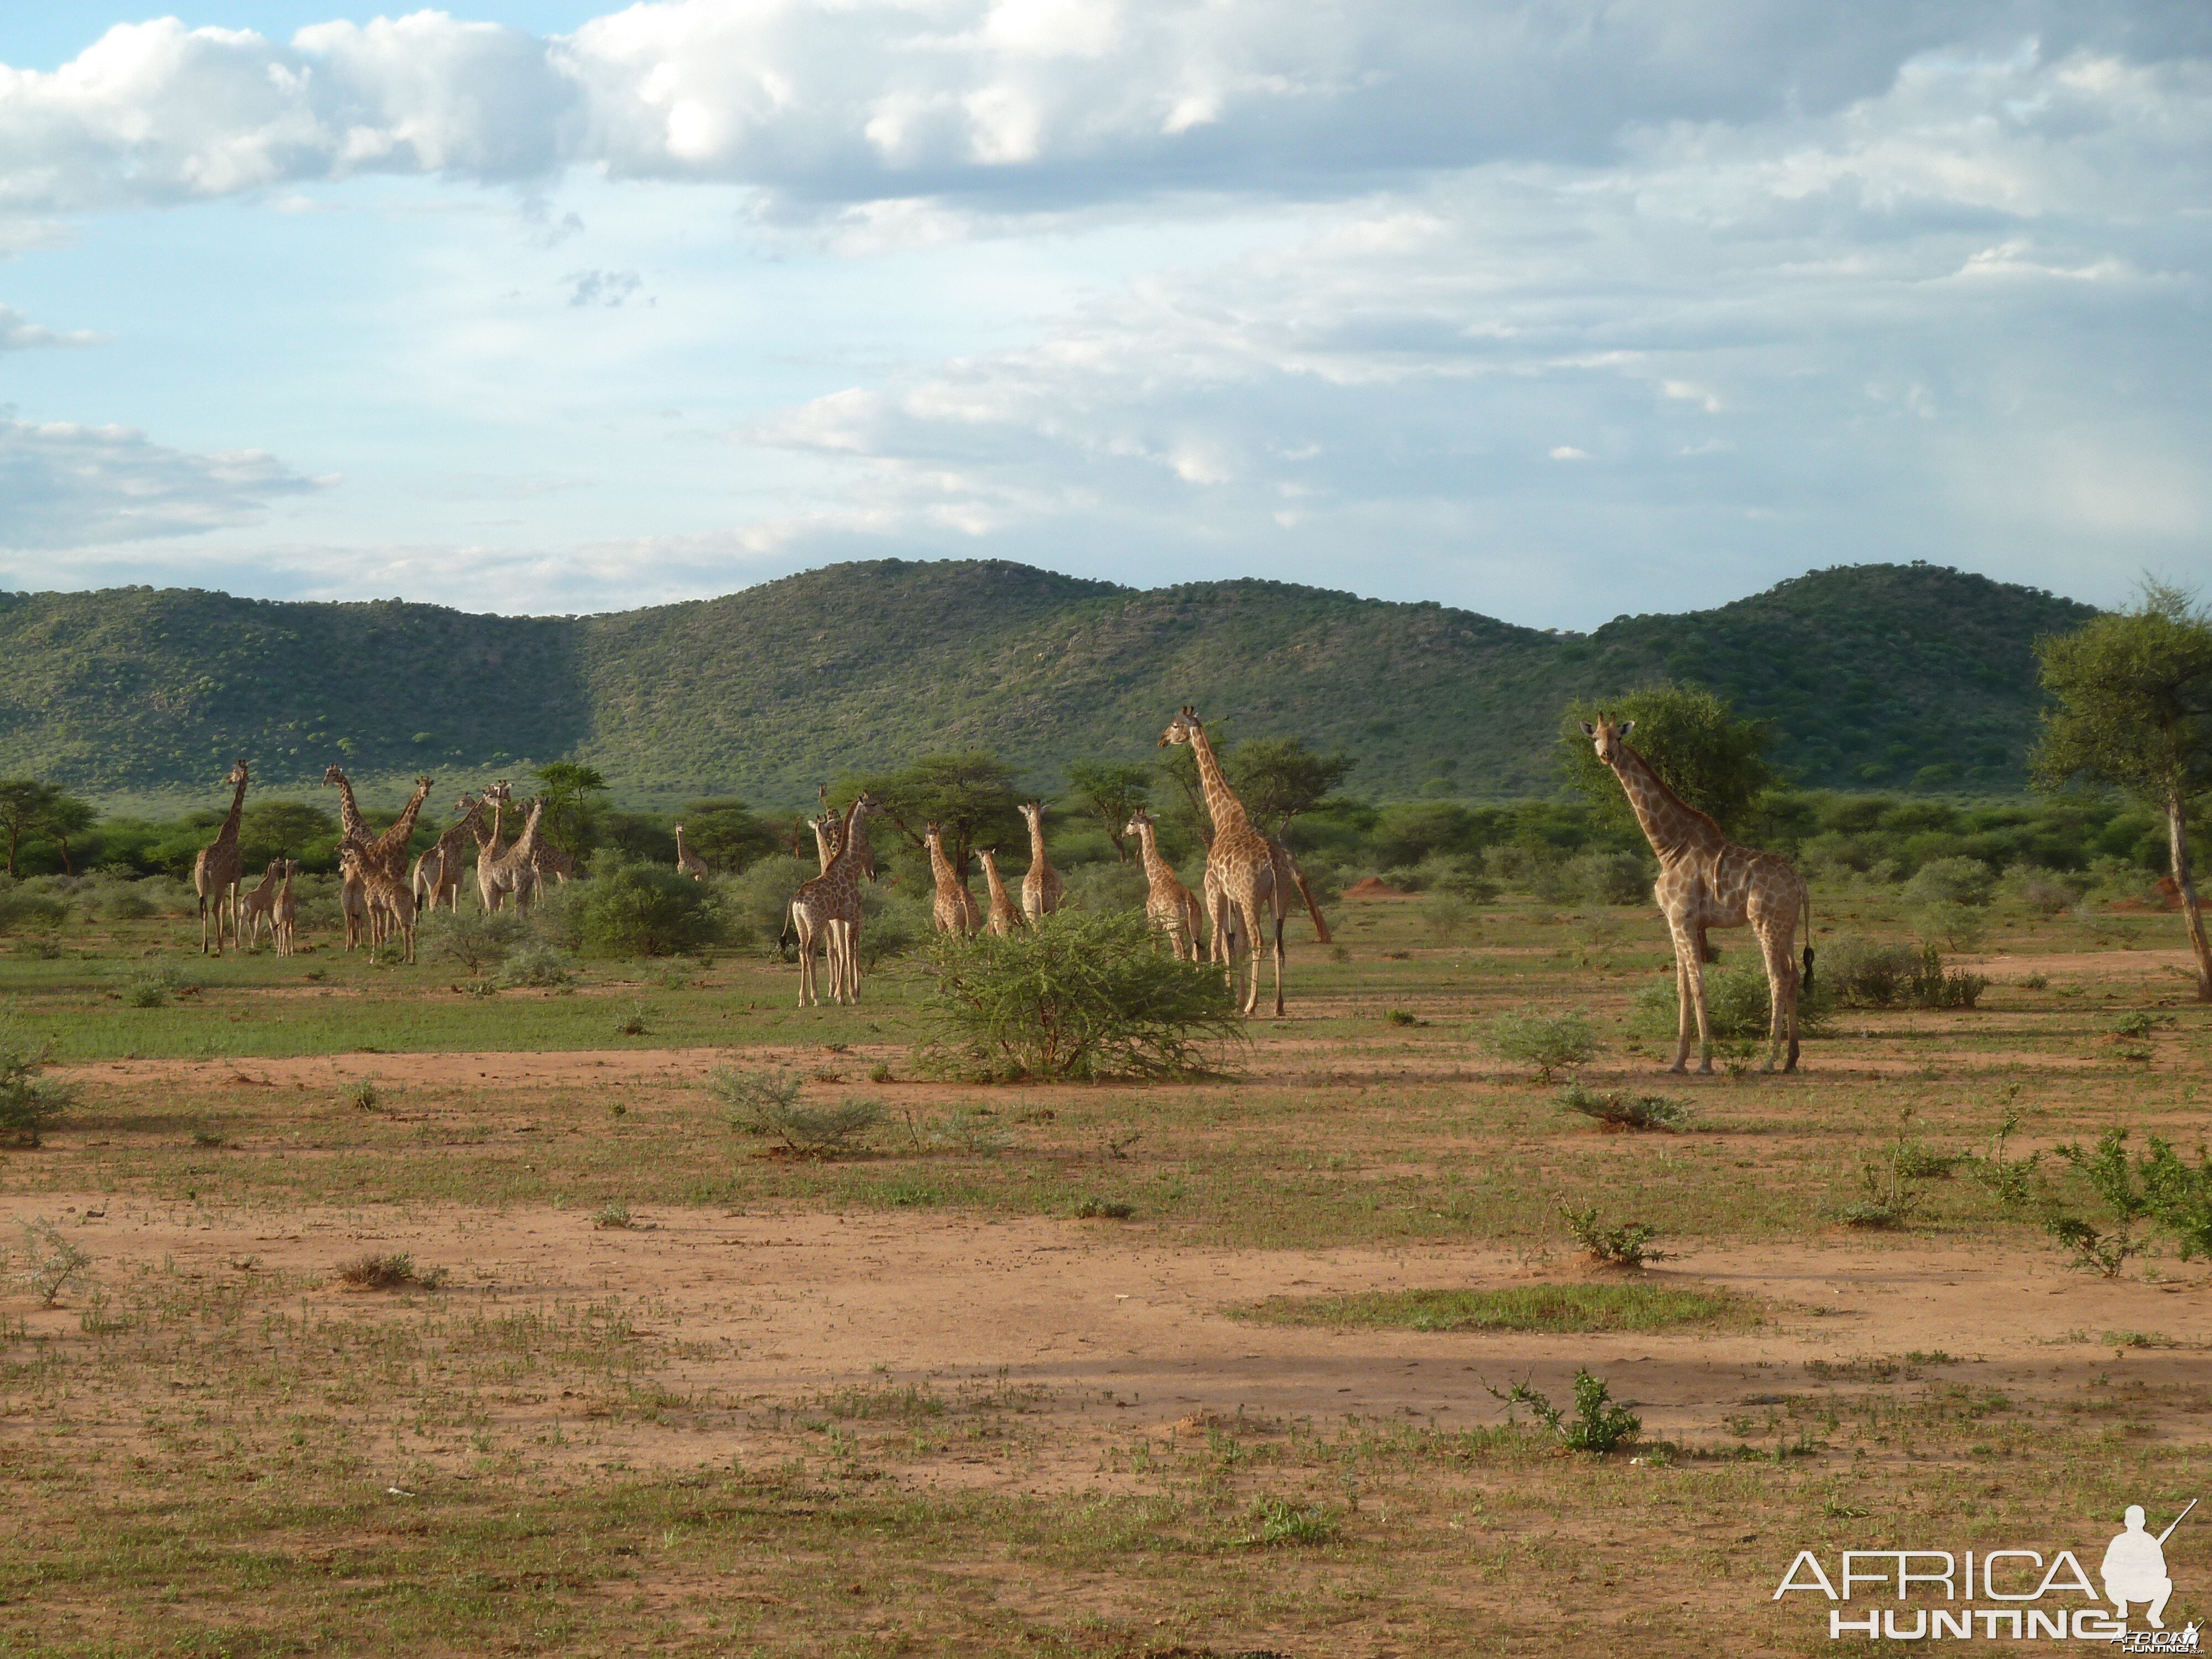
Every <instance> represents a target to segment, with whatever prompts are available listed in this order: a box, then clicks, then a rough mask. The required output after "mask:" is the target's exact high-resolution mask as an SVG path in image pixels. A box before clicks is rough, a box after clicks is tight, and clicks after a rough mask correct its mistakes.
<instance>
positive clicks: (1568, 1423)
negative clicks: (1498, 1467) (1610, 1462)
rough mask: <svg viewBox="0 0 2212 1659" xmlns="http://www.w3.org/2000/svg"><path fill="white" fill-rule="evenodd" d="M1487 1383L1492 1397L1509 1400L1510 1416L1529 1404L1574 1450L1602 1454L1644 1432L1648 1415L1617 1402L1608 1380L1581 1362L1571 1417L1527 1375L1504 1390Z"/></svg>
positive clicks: (1507, 1413) (1486, 1385) (1545, 1423)
mask: <svg viewBox="0 0 2212 1659" xmlns="http://www.w3.org/2000/svg"><path fill="white" fill-rule="evenodd" d="M1483 1386H1484V1388H1485V1389H1486V1390H1487V1392H1488V1393H1489V1395H1490V1396H1491V1398H1492V1399H1493V1400H1502V1401H1504V1402H1505V1404H1506V1415H1507V1417H1508V1418H1509V1419H1510V1417H1511V1415H1512V1408H1513V1407H1516V1406H1526V1407H1528V1409H1529V1411H1530V1412H1531V1413H1534V1416H1535V1418H1536V1420H1537V1421H1538V1422H1540V1423H1541V1424H1542V1425H1544V1427H1545V1428H1546V1429H1547V1430H1548V1431H1550V1432H1551V1434H1552V1436H1553V1438H1555V1439H1557V1440H1558V1441H1559V1443H1560V1444H1561V1445H1563V1446H1565V1448H1566V1449H1568V1450H1570V1451H1580V1452H1595V1453H1597V1454H1599V1455H1603V1454H1605V1453H1607V1452H1609V1451H1613V1450H1616V1449H1619V1448H1620V1447H1622V1446H1625V1445H1627V1444H1629V1443H1632V1442H1633V1441H1634V1440H1635V1438H1636V1437H1637V1436H1638V1435H1639V1434H1641V1433H1643V1432H1644V1419H1642V1418H1640V1417H1638V1416H1637V1415H1636V1414H1635V1413H1633V1412H1632V1411H1630V1410H1629V1409H1628V1407H1626V1406H1618V1405H1615V1404H1614V1403H1613V1391H1612V1389H1610V1388H1609V1387H1607V1384H1606V1383H1605V1382H1604V1381H1603V1380H1602V1379H1601V1378H1599V1377H1595V1376H1591V1375H1590V1373H1589V1371H1588V1370H1585V1369H1583V1368H1582V1367H1579V1366H1577V1368H1576V1370H1575V1414H1574V1416H1573V1417H1572V1418H1571V1419H1570V1418H1569V1417H1568V1416H1567V1414H1566V1413H1565V1412H1564V1411H1562V1410H1561V1409H1560V1408H1559V1407H1556V1406H1554V1405H1553V1404H1552V1402H1551V1401H1550V1400H1549V1399H1548V1398H1547V1397H1546V1396H1545V1395H1541V1394H1539V1393H1538V1392H1537V1391H1536V1390H1535V1389H1532V1388H1530V1387H1529V1386H1528V1382H1527V1380H1526V1379H1523V1380H1522V1381H1521V1382H1519V1383H1515V1384H1514V1385H1513V1386H1512V1388H1510V1389H1508V1390H1506V1391H1505V1392H1504V1393H1503V1394H1501V1393H1499V1392H1498V1390H1497V1389H1492V1388H1490V1386H1489V1384H1487V1383H1485V1384H1484V1385H1483Z"/></svg>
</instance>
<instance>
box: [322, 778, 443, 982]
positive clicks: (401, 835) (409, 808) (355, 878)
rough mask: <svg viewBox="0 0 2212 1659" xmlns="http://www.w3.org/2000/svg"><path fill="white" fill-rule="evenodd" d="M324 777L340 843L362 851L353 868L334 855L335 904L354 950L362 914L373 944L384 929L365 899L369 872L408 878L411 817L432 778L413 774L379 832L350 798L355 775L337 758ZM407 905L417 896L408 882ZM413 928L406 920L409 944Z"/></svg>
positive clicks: (411, 905)
mask: <svg viewBox="0 0 2212 1659" xmlns="http://www.w3.org/2000/svg"><path fill="white" fill-rule="evenodd" d="M323 782H324V783H325V785H326V786H328V787H331V788H334V789H336V790H337V792H338V827H339V829H341V830H342V831H343V834H342V835H341V836H340V837H339V841H338V845H339V847H340V848H346V847H349V846H351V847H357V848H360V849H361V854H362V856H361V857H360V858H359V859H358V860H356V861H355V864H354V867H353V868H352V869H351V870H349V869H348V867H347V864H346V860H344V859H343V858H341V859H340V860H338V881H339V888H338V908H339V909H340V910H341V911H343V913H344V914H345V918H346V949H347V950H349V951H350V950H352V949H353V947H354V945H355V943H356V940H357V939H358V938H359V935H360V919H361V918H362V917H363V916H366V917H367V918H368V934H369V940H370V944H371V945H372V946H374V945H375V944H376V943H377V942H378V941H380V939H382V938H383V936H384V935H383V931H382V929H381V928H380V926H379V925H378V918H377V913H376V911H375V908H374V907H373V906H372V905H371V904H370V903H369V902H368V877H369V874H370V872H374V871H380V872H384V873H385V874H386V875H388V876H390V877H391V878H392V880H393V881H395V882H398V883H400V884H406V883H407V879H408V878H407V841H408V837H410V836H412V835H413V834H414V833H415V820H416V817H418V816H419V815H420V814H421V812H422V803H423V802H424V801H425V800H427V799H429V795H430V780H429V779H428V778H417V779H416V780H415V793H414V794H413V796H412V797H410V799H409V800H408V802H407V805H406V806H405V808H404V810H402V811H401V812H400V814H399V817H398V819H397V820H396V821H395V822H394V823H392V827H391V828H390V829H386V831H385V832H384V833H383V834H382V835H380V836H378V835H373V834H371V833H370V830H369V827H368V819H366V818H364V817H362V815H361V806H360V805H359V803H357V802H356V800H355V799H354V793H353V780H352V779H350V778H349V777H348V776H346V775H345V772H344V771H343V769H341V768H340V767H339V766H338V765H337V764H336V763H332V764H331V767H330V768H329V769H328V770H326V771H325V773H324V774H323ZM407 910H408V915H410V917H412V915H414V911H415V899H414V893H413V890H412V888H411V886H410V890H409V893H408V899H407ZM413 929H414V924H413V922H412V921H410V922H409V924H408V930H409V932H408V937H409V939H410V950H411V948H412V939H413V937H414V932H413ZM408 960H409V961H410V962H411V961H413V960H414V958H413V957H412V956H411V955H410V957H409V958H408Z"/></svg>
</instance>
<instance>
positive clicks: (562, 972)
mask: <svg viewBox="0 0 2212 1659" xmlns="http://www.w3.org/2000/svg"><path fill="white" fill-rule="evenodd" d="M575 977H576V964H575V963H574V961H573V960H572V959H571V958H570V957H569V956H568V952H567V951H563V950H562V949H561V948H560V946H558V945H548V944H546V943H544V941H542V940H540V941H537V942H533V943H531V944H526V945H517V946H516V947H515V948H514V949H513V950H512V951H508V952H507V956H506V957H505V959H504V960H502V961H501V963H500V964H499V972H498V973H497V974H495V975H493V982H494V983H495V984H497V985H499V986H501V987H505V988H507V989H508V990H513V989H514V988H515V987H518V986H534V987H538V988H539V989H541V990H558V989H559V988H560V987H562V986H564V985H567V984H568V983H569V982H570V981H573V980H574V978H575Z"/></svg>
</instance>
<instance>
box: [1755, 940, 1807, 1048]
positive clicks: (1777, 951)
mask: <svg viewBox="0 0 2212 1659" xmlns="http://www.w3.org/2000/svg"><path fill="white" fill-rule="evenodd" d="M1796 932H1797V929H1796V918H1795V917H1794V916H1793V917H1792V918H1791V919H1790V927H1789V931H1788V932H1786V933H1785V932H1783V931H1782V930H1781V929H1779V928H1777V929H1776V930H1775V931H1774V932H1772V933H1769V934H1767V935H1766V936H1765V938H1763V939H1760V941H1759V943H1760V944H1761V945H1765V947H1766V988H1767V994H1768V998H1769V1000H1771V1002H1772V1003H1773V1005H1774V1019H1773V1024H1772V1025H1771V1029H1770V1030H1768V1033H1767V1054H1766V1069H1767V1070H1768V1071H1770V1072H1771V1071H1772V1070H1773V1069H1774V1066H1775V1062H1776V1061H1777V1060H1781V1062H1782V1069H1783V1070H1784V1071H1785V1072H1794V1071H1796V1069H1797V997H1798V993H1799V991H1800V990H1801V989H1802V984H1801V981H1799V978H1798V974H1797V960H1796V953H1795V952H1794V951H1793V950H1792V948H1791V947H1792V946H1793V945H1796ZM1785 1042H1786V1043H1787V1044H1788V1045H1789V1052H1788V1055H1787V1057H1786V1058H1785V1057H1784V1051H1783V1045H1784V1043H1785Z"/></svg>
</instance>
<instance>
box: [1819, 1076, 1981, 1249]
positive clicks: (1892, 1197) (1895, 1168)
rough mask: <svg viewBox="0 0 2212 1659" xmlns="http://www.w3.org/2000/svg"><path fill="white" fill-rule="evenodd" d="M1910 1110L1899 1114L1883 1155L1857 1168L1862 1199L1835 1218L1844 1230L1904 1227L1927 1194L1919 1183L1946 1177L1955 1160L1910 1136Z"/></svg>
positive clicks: (1908, 1108)
mask: <svg viewBox="0 0 2212 1659" xmlns="http://www.w3.org/2000/svg"><path fill="white" fill-rule="evenodd" d="M1912 1118H1913V1112H1912V1109H1911V1107H1909V1106H1908V1107H1907V1108H1905V1110H1904V1111H1903V1112H1901V1113H1899V1115H1898V1119H1897V1133H1896V1135H1895V1136H1894V1137H1893V1139H1891V1141H1890V1143H1889V1146H1887V1148H1886V1149H1885V1150H1884V1151H1883V1152H1882V1153H1881V1155H1880V1156H1879V1157H1877V1158H1870V1159H1869V1160H1868V1161H1867V1162H1866V1163H1864V1164H1862V1165H1860V1166H1859V1183H1860V1186H1861V1187H1862V1188H1863V1193H1864V1196H1863V1197H1862V1198H1861V1199H1860V1200H1859V1201H1858V1202H1857V1203H1856V1204H1851V1205H1848V1206H1845V1207H1844V1209H1843V1210H1842V1211H1840V1212H1838V1216H1837V1219H1838V1220H1839V1221H1841V1222H1842V1223H1843V1224H1844V1225H1845V1226H1847V1227H1881V1228H1887V1227H1903V1226H1906V1225H1910V1224H1911V1220H1912V1218H1913V1217H1914V1215H1916V1214H1917V1213H1918V1212H1919V1209H1920V1206H1921V1205H1922V1204H1923V1202H1924V1201H1925V1199H1926V1196H1927V1195H1926V1194H1924V1193H1923V1192H1922V1191H1921V1190H1920V1186H1919V1183H1920V1182H1923V1181H1924V1180H1927V1179H1929V1177H1930V1176H1933V1175H1936V1174H1942V1175H1948V1174H1949V1173H1950V1170H1951V1166H1952V1164H1955V1163H1956V1162H1957V1161H1958V1160H1957V1159H1956V1158H1942V1156H1940V1155H1939V1154H1937V1153H1935V1152H1930V1151H1929V1148H1928V1147H1927V1146H1925V1145H1923V1143H1922V1142H1921V1141H1920V1140H1919V1139H1917V1137H1916V1136H1914V1134H1913V1133H1912Z"/></svg>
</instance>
